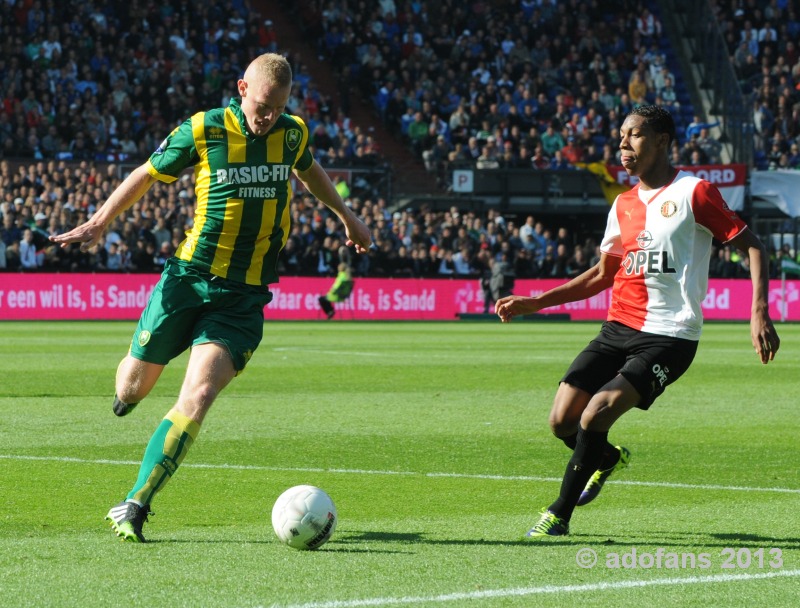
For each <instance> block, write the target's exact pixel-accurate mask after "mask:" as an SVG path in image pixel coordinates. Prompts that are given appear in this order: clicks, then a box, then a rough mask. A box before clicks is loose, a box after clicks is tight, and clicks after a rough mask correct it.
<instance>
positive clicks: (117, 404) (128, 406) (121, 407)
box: [112, 395, 139, 416]
mask: <svg viewBox="0 0 800 608" xmlns="http://www.w3.org/2000/svg"><path fill="white" fill-rule="evenodd" d="M137 405H139V402H138V401H137V402H136V403H125V402H124V401H120V399H119V397H117V396H116V395H114V405H112V408H113V409H114V413H115V414H116V415H117V416H127V415H128V414H130V413H131V412H132V411H133V408H135V407H136V406H137Z"/></svg>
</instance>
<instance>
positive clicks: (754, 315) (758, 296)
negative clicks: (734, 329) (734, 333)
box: [730, 228, 781, 363]
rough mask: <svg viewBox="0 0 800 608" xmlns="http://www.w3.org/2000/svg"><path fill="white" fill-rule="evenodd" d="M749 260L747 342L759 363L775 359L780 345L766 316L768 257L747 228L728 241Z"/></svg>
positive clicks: (767, 302) (767, 313) (761, 244)
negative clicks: (750, 299) (750, 285)
mask: <svg viewBox="0 0 800 608" xmlns="http://www.w3.org/2000/svg"><path fill="white" fill-rule="evenodd" d="M730 243H731V245H733V246H734V247H736V248H737V249H739V250H740V251H741V252H742V253H743V254H744V255H746V256H748V257H749V259H750V277H751V279H752V282H753V304H752V310H751V313H750V339H751V340H752V342H753V348H754V349H755V351H756V353H757V354H758V356H759V357H760V358H761V362H762V363H769V362H770V361H772V360H773V359H775V353H777V352H778V349H779V348H780V345H781V339H780V338H779V337H778V332H777V331H776V330H775V326H774V325H773V323H772V319H770V317H769V257H768V256H767V251H766V249H765V248H764V244H763V243H762V242H761V241H760V240H759V238H758V237H757V236H756V235H755V234H753V232H752V231H751V230H750V229H749V228H748V229H745V230H743V231H742V232H741V233H740V234H739V235H737V236H736V237H735V238H734V239H732V240H731V241H730Z"/></svg>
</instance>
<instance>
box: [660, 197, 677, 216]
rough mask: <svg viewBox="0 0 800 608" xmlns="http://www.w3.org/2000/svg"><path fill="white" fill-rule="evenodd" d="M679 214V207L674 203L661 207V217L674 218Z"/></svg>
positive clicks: (670, 202) (666, 203)
mask: <svg viewBox="0 0 800 608" xmlns="http://www.w3.org/2000/svg"><path fill="white" fill-rule="evenodd" d="M677 212H678V205H676V204H675V203H674V202H673V201H667V202H665V203H664V204H663V205H661V215H663V216H664V217H672V216H673V215H675V214H676V213H677Z"/></svg>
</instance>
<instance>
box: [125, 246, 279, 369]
mask: <svg viewBox="0 0 800 608" xmlns="http://www.w3.org/2000/svg"><path fill="white" fill-rule="evenodd" d="M271 300H272V293H270V291H269V289H268V288H267V287H259V286H253V285H244V284H242V283H237V282H234V281H227V280H225V279H223V278H221V277H217V276H214V275H211V274H208V273H205V272H200V271H198V270H196V269H194V268H192V267H191V266H189V265H188V264H186V263H185V262H182V261H180V260H176V259H174V258H173V259H170V260H168V261H167V263H166V265H165V267H164V272H163V274H162V275H161V280H160V281H159V282H158V284H157V285H156V287H155V289H154V290H153V293H152V294H151V295H150V300H149V301H148V302H147V306H146V307H145V309H144V312H142V316H141V317H140V318H139V324H138V325H137V326H136V332H135V333H134V334H133V340H132V342H131V349H130V354H131V356H132V357H134V358H135V359H139V360H141V361H147V362H148V363H157V364H159V365H166V364H167V363H169V362H170V361H171V360H172V359H174V358H175V357H177V356H178V355H180V354H181V353H182V352H183V351H185V350H186V349H187V348H190V347H192V346H194V345H197V344H208V343H210V342H213V343H216V344H222V345H224V346H225V348H227V349H228V352H229V353H230V355H231V358H232V359H233V366H234V368H235V369H236V371H237V372H240V371H242V370H243V369H244V366H245V365H247V362H248V361H249V359H250V357H251V356H252V355H253V352H255V350H256V348H258V345H259V343H260V342H261V338H262V336H263V335H264V307H265V306H266V305H267V304H269V303H270V301H271Z"/></svg>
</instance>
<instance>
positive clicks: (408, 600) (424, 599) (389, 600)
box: [259, 570, 800, 608]
mask: <svg viewBox="0 0 800 608" xmlns="http://www.w3.org/2000/svg"><path fill="white" fill-rule="evenodd" d="M795 576H800V570H774V571H771V572H763V573H758V574H713V575H709V576H692V577H685V578H660V579H650V580H638V581H619V582H616V583H587V584H584V585H544V586H541V587H516V588H511V589H486V590H483V591H467V592H463V593H448V594H443V595H430V596H405V597H376V598H366V599H360V600H338V601H329V602H308V603H305V604H288V605H284V604H271V606H272V607H273V608H279V607H280V608H361V607H362V606H398V605H409V604H410V605H413V604H426V603H433V602H460V601H466V600H481V599H493V598H506V597H524V596H528V595H542V594H554V593H586V592H595V591H614V590H617V589H637V588H642V587H657V586H662V587H663V586H673V585H709V584H719V583H735V582H738V581H756V580H761V579H766V578H778V577H795ZM259 608H264V607H263V606H260V607H259Z"/></svg>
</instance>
